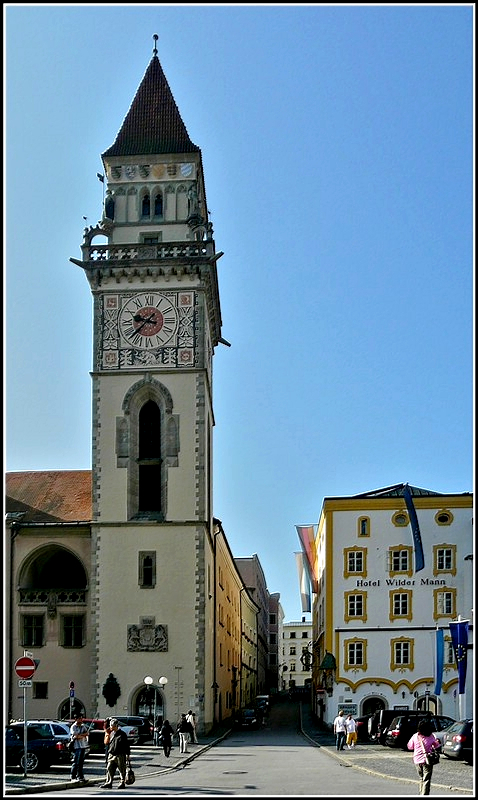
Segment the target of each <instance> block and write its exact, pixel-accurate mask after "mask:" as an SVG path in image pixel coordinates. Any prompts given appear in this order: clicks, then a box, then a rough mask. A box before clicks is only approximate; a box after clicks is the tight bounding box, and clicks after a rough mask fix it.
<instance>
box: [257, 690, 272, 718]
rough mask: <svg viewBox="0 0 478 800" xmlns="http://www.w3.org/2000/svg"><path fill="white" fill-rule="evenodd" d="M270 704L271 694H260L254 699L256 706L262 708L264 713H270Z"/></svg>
mask: <svg viewBox="0 0 478 800" xmlns="http://www.w3.org/2000/svg"><path fill="white" fill-rule="evenodd" d="M270 704H271V698H270V695H269V694H258V695H257V697H256V699H255V701H254V706H255V708H260V709H262V711H263V713H264V714H268V713H269V708H270Z"/></svg>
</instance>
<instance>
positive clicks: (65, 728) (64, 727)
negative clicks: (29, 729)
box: [22, 719, 70, 744]
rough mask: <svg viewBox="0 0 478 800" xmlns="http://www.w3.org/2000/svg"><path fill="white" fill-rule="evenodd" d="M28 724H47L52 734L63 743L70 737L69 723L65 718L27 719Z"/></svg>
mask: <svg viewBox="0 0 478 800" xmlns="http://www.w3.org/2000/svg"><path fill="white" fill-rule="evenodd" d="M22 724H23V723H22ZM27 724H28V725H48V727H49V728H50V731H51V733H52V735H53V736H54V737H55V739H58V740H59V741H61V742H65V744H66V743H67V742H68V741H69V739H70V725H69V723H68V722H66V720H59V719H29V720H28V721H27Z"/></svg>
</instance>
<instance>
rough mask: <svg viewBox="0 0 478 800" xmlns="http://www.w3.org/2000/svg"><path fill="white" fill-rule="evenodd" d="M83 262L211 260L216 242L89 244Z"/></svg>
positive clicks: (83, 249) (83, 248)
mask: <svg viewBox="0 0 478 800" xmlns="http://www.w3.org/2000/svg"><path fill="white" fill-rule="evenodd" d="M82 251H83V261H97V262H105V261H107V262H110V263H111V262H114V261H135V260H138V261H146V260H154V261H156V260H171V259H173V260H174V259H178V260H179V259H189V258H211V257H212V256H213V255H214V242H212V241H201V242H158V243H157V244H149V243H147V244H143V243H139V242H138V243H134V244H87V245H83V247H82Z"/></svg>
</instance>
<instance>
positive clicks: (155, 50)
mask: <svg viewBox="0 0 478 800" xmlns="http://www.w3.org/2000/svg"><path fill="white" fill-rule="evenodd" d="M153 39H154V48H153V56H157V55H158V48H157V47H156V42H157V41H158V34H157V33H153Z"/></svg>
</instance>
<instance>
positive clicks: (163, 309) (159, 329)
mask: <svg viewBox="0 0 478 800" xmlns="http://www.w3.org/2000/svg"><path fill="white" fill-rule="evenodd" d="M118 324H119V329H120V332H121V335H122V336H123V339H125V340H126V341H127V342H128V344H130V345H133V346H134V347H136V348H138V349H139V350H154V349H155V348H158V347H162V346H163V345H165V344H166V343H167V342H168V341H169V340H170V339H171V338H172V337H173V336H174V334H175V333H176V331H177V329H178V314H177V311H176V309H175V307H174V306H173V305H172V303H171V302H170V301H169V299H168V298H167V297H165V296H164V295H162V294H158V293H155V292H144V293H141V294H135V295H133V297H130V298H129V300H127V302H126V303H125V304H124V306H123V308H122V309H121V312H120V315H119V321H118Z"/></svg>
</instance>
